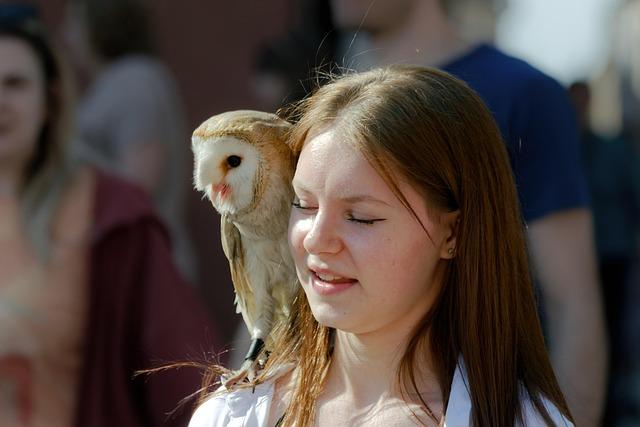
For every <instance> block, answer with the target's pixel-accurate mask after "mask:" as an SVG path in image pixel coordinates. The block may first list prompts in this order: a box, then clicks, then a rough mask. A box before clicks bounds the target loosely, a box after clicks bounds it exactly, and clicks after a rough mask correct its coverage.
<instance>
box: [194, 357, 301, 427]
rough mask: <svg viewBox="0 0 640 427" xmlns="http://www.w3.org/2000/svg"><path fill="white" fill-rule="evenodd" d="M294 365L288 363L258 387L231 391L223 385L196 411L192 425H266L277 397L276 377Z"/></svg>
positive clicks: (197, 426)
mask: <svg viewBox="0 0 640 427" xmlns="http://www.w3.org/2000/svg"><path fill="white" fill-rule="evenodd" d="M291 369H292V366H289V365H286V366H283V367H281V368H279V369H277V370H276V372H275V373H274V374H273V375H272V376H271V377H270V378H269V379H268V380H267V381H265V382H263V383H260V384H258V385H256V386H255V387H242V388H237V389H234V390H231V391H228V390H226V389H225V388H224V386H222V387H220V388H219V389H218V390H217V391H216V392H215V393H214V394H213V395H212V396H211V397H210V398H209V399H207V400H206V401H205V402H204V403H202V404H201V405H200V406H199V407H198V409H196V411H195V412H194V414H193V417H192V418H191V421H190V422H189V427H218V426H229V425H251V426H256V427H262V426H267V424H268V420H269V413H270V412H269V411H270V409H271V406H272V405H271V404H272V403H273V400H274V394H275V384H276V382H277V380H278V379H279V378H281V377H283V376H286V374H287V373H289V372H290V371H291Z"/></svg>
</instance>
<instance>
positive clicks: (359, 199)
mask: <svg viewBox="0 0 640 427" xmlns="http://www.w3.org/2000/svg"><path fill="white" fill-rule="evenodd" d="M292 184H293V186H294V187H295V188H296V189H297V190H299V191H301V192H303V193H307V194H313V192H312V191H311V190H309V189H308V188H307V187H305V186H304V185H302V184H301V183H300V182H297V181H295V180H294V181H293V182H292ZM339 200H341V201H343V202H346V203H378V204H382V205H385V206H389V207H391V205H390V204H389V203H387V202H385V201H384V200H380V199H378V198H376V197H373V196H370V195H367V194H362V195H360V194H356V195H353V196H348V197H339Z"/></svg>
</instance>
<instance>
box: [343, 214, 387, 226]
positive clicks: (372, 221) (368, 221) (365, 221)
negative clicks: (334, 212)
mask: <svg viewBox="0 0 640 427" xmlns="http://www.w3.org/2000/svg"><path fill="white" fill-rule="evenodd" d="M347 219H348V220H349V221H351V222H355V223H357V224H365V225H373V224H375V223H376V222H381V221H386V219H384V218H375V219H361V218H356V217H354V216H353V215H349V216H348V218H347Z"/></svg>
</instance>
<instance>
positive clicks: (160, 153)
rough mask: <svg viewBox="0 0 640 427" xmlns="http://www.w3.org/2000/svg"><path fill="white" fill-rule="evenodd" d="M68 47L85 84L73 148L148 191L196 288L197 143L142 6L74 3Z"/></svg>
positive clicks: (115, 0) (126, 0)
mask: <svg viewBox="0 0 640 427" xmlns="http://www.w3.org/2000/svg"><path fill="white" fill-rule="evenodd" d="M67 5H68V7H67V10H66V16H65V20H64V36H65V37H64V39H65V45H66V47H67V49H68V54H69V57H70V59H71V60H72V62H73V65H74V69H75V70H76V71H77V72H78V75H79V77H81V79H82V80H85V81H86V82H87V83H88V87H87V89H86V91H84V92H83V96H82V97H81V98H80V100H79V103H78V114H77V117H76V128H77V131H78V137H79V138H78V139H77V144H76V146H75V147H74V149H75V150H77V151H78V153H79V154H80V155H82V158H83V159H86V160H88V161H90V162H92V163H94V164H97V165H99V166H100V167H101V168H104V169H106V170H108V171H111V172H113V173H115V174H116V175H118V176H120V177H123V178H124V179H126V180H128V181H131V182H133V183H135V184H137V185H139V186H141V187H142V188H143V189H144V190H145V191H146V192H147V194H148V195H149V196H150V197H151V199H152V200H153V203H154V207H155V209H156V210H157V212H158V214H159V215H160V217H161V218H162V220H163V222H164V223H165V224H166V225H167V227H168V229H169V233H170V235H171V239H172V242H173V252H174V259H175V260H176V262H177V264H178V267H179V268H180V270H181V272H182V273H183V274H184V275H185V276H186V277H187V278H189V279H190V280H192V281H194V282H195V281H196V279H197V278H196V273H195V263H194V261H193V260H194V257H193V253H192V252H193V251H192V248H191V243H190V239H189V238H188V234H187V230H186V227H185V222H184V221H185V219H184V213H185V212H184V206H185V196H186V192H187V191H188V190H190V189H191V173H190V169H189V168H190V167H191V165H190V163H189V162H190V157H189V155H190V149H189V147H190V146H189V142H190V135H189V134H188V132H187V131H186V126H185V117H184V116H185V114H184V110H183V105H182V102H181V99H180V96H179V91H178V88H177V85H176V82H175V80H174V78H173V75H172V74H171V71H170V70H169V69H168V68H167V67H166V66H165V64H164V63H163V62H162V61H161V60H160V59H159V58H158V56H157V55H156V54H155V46H154V41H153V33H152V31H151V27H150V23H149V19H148V16H149V12H148V10H147V8H145V3H144V2H143V1H142V0H109V1H104V0H70V1H69V2H67Z"/></svg>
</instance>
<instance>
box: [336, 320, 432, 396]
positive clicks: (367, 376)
mask: <svg viewBox="0 0 640 427" xmlns="http://www.w3.org/2000/svg"><path fill="white" fill-rule="evenodd" d="M408 337H409V334H408V333H407V334H401V333H398V331H397V330H395V331H394V330H390V331H388V332H376V333H370V334H351V333H347V332H342V331H336V335H335V347H334V351H333V357H332V365H331V368H330V370H329V373H328V378H327V386H328V388H329V387H331V388H332V389H333V392H335V393H338V394H341V395H343V396H344V395H346V396H348V398H349V399H352V400H353V402H354V403H356V404H359V403H361V404H363V405H366V404H371V403H373V402H376V401H378V400H379V399H380V397H381V396H385V397H402V395H401V393H400V389H399V387H398V386H399V384H398V369H399V367H400V362H401V360H402V357H403V355H404V354H405V351H406V348H407V342H408ZM428 354H430V353H429V349H428V348H421V349H420V356H419V357H418V358H417V359H416V361H419V367H415V368H414V374H415V377H416V378H415V379H416V382H417V384H418V387H419V389H420V391H421V394H424V395H427V396H440V387H439V385H438V382H437V380H436V377H435V375H433V373H432V370H431V368H430V365H431V364H430V360H429V358H428V356H424V355H428ZM421 358H422V359H421Z"/></svg>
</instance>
